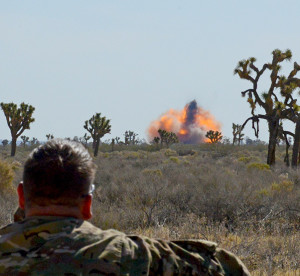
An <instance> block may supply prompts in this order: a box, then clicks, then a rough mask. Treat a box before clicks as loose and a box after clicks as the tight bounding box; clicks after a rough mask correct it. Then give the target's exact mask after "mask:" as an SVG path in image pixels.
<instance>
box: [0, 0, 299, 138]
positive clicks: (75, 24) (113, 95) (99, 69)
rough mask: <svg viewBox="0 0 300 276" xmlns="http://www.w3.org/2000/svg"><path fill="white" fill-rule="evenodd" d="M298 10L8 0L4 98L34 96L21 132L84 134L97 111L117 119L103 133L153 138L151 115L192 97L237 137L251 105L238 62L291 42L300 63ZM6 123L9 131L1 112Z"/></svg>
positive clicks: (2, 27) (0, 14)
mask: <svg viewBox="0 0 300 276" xmlns="http://www.w3.org/2000/svg"><path fill="white" fill-rule="evenodd" d="M299 11H300V2H299V1H262V0H261V1H257V0H256V1H247V2H246V1H221V0H220V1H200V0H197V1H196V0H194V1H188V0H187V1H177V0H172V1H170V0H165V1H162V0H160V1H156V0H152V1H143V0H134V1H133V0H131V1H130V0H128V1H124V0H123V1H120V0H119V1H114V0H107V1H101V0H97V1H96V0H93V1H92V0H85V1H83V0H82V1H78V0H60V1H57V0H51V1H49V0H43V1H41V0H35V1H29V0H27V1H13V0H10V1H2V0H1V1H0V101H1V102H15V103H18V104H19V103H21V102H22V101H24V102H26V103H29V104H31V105H33V106H35V107H36V111H35V113H34V117H35V119H36V121H35V122H34V123H33V124H32V127H31V129H30V130H27V131H26V132H24V134H25V135H27V136H29V137H37V138H38V139H40V140H45V135H46V134H47V133H52V134H54V136H55V137H73V136H75V135H77V136H83V134H84V133H85V131H84V129H83V124H84V121H85V120H87V119H89V118H90V117H91V116H92V115H93V114H94V113H96V112H101V113H102V114H103V115H104V116H106V117H107V118H110V119H111V124H112V132H111V135H107V136H105V137H104V140H105V139H108V138H111V137H115V136H121V137H122V134H123V133H124V132H125V130H133V131H135V132H137V133H139V135H140V137H141V138H143V137H144V138H146V129H147V127H148V126H149V124H150V122H151V121H152V120H154V119H157V118H158V116H159V115H160V114H161V113H163V112H165V111H167V110H168V109H170V108H175V109H182V108H183V107H184V105H185V104H186V103H187V102H189V101H191V100H194V99H196V100H197V102H198V104H199V105H200V106H202V107H203V108H204V109H206V110H209V111H210V112H211V113H212V114H214V116H215V118H216V119H217V120H218V121H220V122H221V123H222V125H223V127H222V131H223V133H224V135H226V136H229V137H231V136H232V135H231V125H232V122H235V123H242V122H243V121H244V120H245V119H246V118H247V116H249V115H250V109H249V107H248V104H247V103H246V99H244V98H242V97H241V96H240V91H242V90H244V89H246V88H248V87H249V84H248V83H247V82H246V81H242V80H240V79H239V78H238V77H237V76H234V75H233V70H234V68H235V66H236V64H237V62H238V61H239V60H240V59H243V58H248V57H249V56H255V57H257V59H258V65H260V64H262V63H264V62H266V61H270V60H271V52H272V50H274V49H275V48H280V49H283V50H285V49H286V48H290V49H291V50H292V52H293V54H294V56H293V60H296V61H298V63H300V48H299V45H300V36H299V26H300V18H299ZM291 66H292V63H290V64H288V63H287V64H286V67H285V68H290V67H291ZM266 81H267V80H266ZM266 84H267V82H266ZM263 132H266V129H265V128H262V130H261V134H262V135H261V137H260V138H261V139H264V140H265V139H266V137H267V133H263ZM0 133H1V135H0V138H2V139H3V138H10V132H9V129H8V127H7V125H6V122H5V118H4V116H3V114H2V112H0ZM246 135H248V136H250V137H251V138H253V137H254V135H253V132H252V130H251V128H250V127H248V128H247V129H246ZM122 138H123V137H122Z"/></svg>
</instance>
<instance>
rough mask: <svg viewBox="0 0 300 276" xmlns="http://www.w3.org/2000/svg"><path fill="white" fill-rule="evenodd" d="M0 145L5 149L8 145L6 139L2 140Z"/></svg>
mask: <svg viewBox="0 0 300 276" xmlns="http://www.w3.org/2000/svg"><path fill="white" fill-rule="evenodd" d="M2 145H3V147H6V146H7V145H8V140H7V139H4V140H2Z"/></svg>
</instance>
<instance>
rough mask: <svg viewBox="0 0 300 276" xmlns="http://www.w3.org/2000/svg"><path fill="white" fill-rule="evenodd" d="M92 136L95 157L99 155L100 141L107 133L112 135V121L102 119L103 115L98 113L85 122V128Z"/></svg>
mask: <svg viewBox="0 0 300 276" xmlns="http://www.w3.org/2000/svg"><path fill="white" fill-rule="evenodd" d="M83 127H84V128H85V129H86V130H87V131H88V132H89V133H90V134H91V136H92V139H93V145H94V156H97V155H98V150H99V144H100V139H101V138H102V137H103V136H104V135H105V134H107V133H110V130H111V125H110V120H108V119H106V117H101V113H96V114H95V115H93V116H92V118H90V119H89V120H87V121H85V124H84V126H83Z"/></svg>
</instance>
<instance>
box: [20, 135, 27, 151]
mask: <svg viewBox="0 0 300 276" xmlns="http://www.w3.org/2000/svg"><path fill="white" fill-rule="evenodd" d="M21 139H22V144H23V147H24V148H25V146H26V143H28V142H29V137H27V136H25V135H22V136H21Z"/></svg>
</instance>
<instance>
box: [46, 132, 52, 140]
mask: <svg viewBox="0 0 300 276" xmlns="http://www.w3.org/2000/svg"><path fill="white" fill-rule="evenodd" d="M46 138H47V140H51V139H53V138H54V136H53V135H52V134H50V133H49V134H46Z"/></svg>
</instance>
